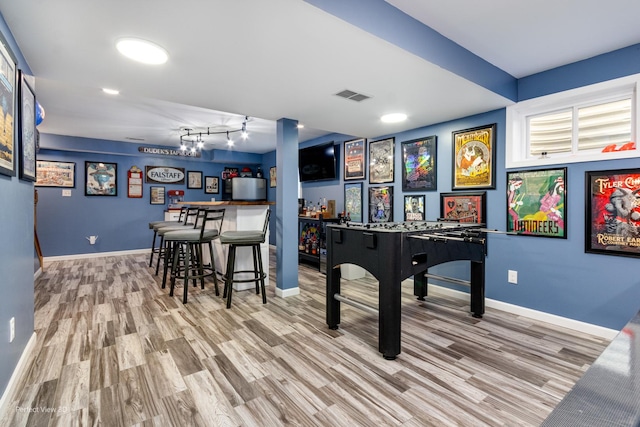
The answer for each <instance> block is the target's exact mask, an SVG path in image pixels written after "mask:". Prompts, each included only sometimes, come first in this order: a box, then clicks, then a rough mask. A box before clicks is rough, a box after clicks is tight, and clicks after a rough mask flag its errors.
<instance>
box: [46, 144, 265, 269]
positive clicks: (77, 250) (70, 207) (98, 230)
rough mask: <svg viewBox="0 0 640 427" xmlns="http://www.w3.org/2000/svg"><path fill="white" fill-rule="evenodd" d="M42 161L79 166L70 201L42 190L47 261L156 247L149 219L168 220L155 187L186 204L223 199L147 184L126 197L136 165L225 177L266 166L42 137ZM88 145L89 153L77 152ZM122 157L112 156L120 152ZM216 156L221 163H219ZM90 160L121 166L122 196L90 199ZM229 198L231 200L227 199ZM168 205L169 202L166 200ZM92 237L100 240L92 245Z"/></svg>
mask: <svg viewBox="0 0 640 427" xmlns="http://www.w3.org/2000/svg"><path fill="white" fill-rule="evenodd" d="M41 146H42V147H46V148H44V149H41V150H40V152H39V153H38V160H57V161H64V162H74V163H75V164H76V174H75V181H76V182H75V188H74V189H72V191H71V197H63V196H62V189H61V188H52V187H38V195H39V201H38V237H39V239H40V246H41V248H42V253H43V255H44V256H45V257H50V256H61V255H72V254H86V253H95V252H112V251H123V250H135V249H146V248H150V247H151V238H152V234H151V233H150V231H149V229H148V222H149V221H156V220H162V219H164V210H165V209H166V208H167V206H166V205H152V204H151V203H150V198H149V191H150V190H149V189H150V187H151V186H164V187H165V190H167V191H168V190H184V192H185V196H184V200H185V201H203V200H204V201H208V200H210V199H211V198H212V197H215V198H216V200H222V198H223V197H225V195H224V194H223V192H222V181H221V182H220V194H205V192H204V188H203V189H187V186H186V183H185V184H179V185H178V184H149V183H146V182H145V183H144V184H143V197H142V198H129V197H127V172H128V170H129V169H130V168H131V167H132V166H134V165H135V166H137V167H138V168H140V169H142V170H143V171H144V169H145V166H173V167H180V168H184V169H185V172H186V171H201V172H202V173H203V180H204V177H205V176H217V177H220V176H221V173H222V170H223V169H224V168H225V167H238V168H240V169H242V168H243V167H245V166H247V167H250V168H251V169H252V170H253V172H254V173H255V171H256V170H257V167H258V166H259V165H261V164H262V155H259V154H248V153H235V158H236V160H234V161H233V160H229V161H227V160H228V159H231V157H227V154H224V152H220V153H218V152H217V151H216V153H213V155H212V153H207V152H204V153H203V158H202V159H196V158H183V157H168V156H151V155H141V154H140V153H139V152H138V150H137V147H136V146H135V145H133V144H127V143H118V142H114V141H102V140H92V139H86V138H74V137H64V136H59V135H42V136H41ZM77 147H83V149H84V150H91V151H95V152H84V151H81V152H79V151H69V150H76V149H77ZM118 152H120V153H121V154H107V153H118ZM211 158H213V159H214V160H218V161H219V162H220V163H214V162H213V161H212V160H211ZM85 161H94V162H95V161H100V162H111V163H117V165H118V172H117V175H118V183H117V185H118V195H117V196H116V197H101V196H85V193H84V183H85V171H84V167H85ZM227 197H228V196H227ZM167 201H168V198H167ZM87 236H99V238H98V240H97V243H96V244H95V245H90V244H89V241H88V240H87V239H86V237H87Z"/></svg>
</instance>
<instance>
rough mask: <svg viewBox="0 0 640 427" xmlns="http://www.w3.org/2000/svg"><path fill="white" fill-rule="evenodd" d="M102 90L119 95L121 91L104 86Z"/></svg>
mask: <svg viewBox="0 0 640 427" xmlns="http://www.w3.org/2000/svg"><path fill="white" fill-rule="evenodd" d="M102 91H103V92H104V93H106V94H109V95H117V94H119V93H120V91H119V90H115V89H108V88H106V87H103V88H102Z"/></svg>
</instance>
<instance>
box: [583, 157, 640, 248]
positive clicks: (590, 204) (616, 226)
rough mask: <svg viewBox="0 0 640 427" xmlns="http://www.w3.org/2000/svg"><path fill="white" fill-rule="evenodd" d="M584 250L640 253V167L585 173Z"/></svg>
mask: <svg viewBox="0 0 640 427" xmlns="http://www.w3.org/2000/svg"><path fill="white" fill-rule="evenodd" d="M586 183H587V189H586V193H587V194H586V203H587V209H586V212H587V218H586V229H585V251H586V252H593V253H600V254H607V255H622V256H633V257H640V194H639V193H640V169H625V170H610V171H597V172H587V173H586Z"/></svg>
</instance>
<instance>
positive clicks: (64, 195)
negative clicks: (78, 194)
mask: <svg viewBox="0 0 640 427" xmlns="http://www.w3.org/2000/svg"><path fill="white" fill-rule="evenodd" d="M62 197H71V190H62Z"/></svg>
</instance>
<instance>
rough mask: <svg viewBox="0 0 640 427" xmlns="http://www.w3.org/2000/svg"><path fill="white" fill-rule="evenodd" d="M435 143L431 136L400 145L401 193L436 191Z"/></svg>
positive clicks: (434, 137) (435, 139)
mask: <svg viewBox="0 0 640 427" xmlns="http://www.w3.org/2000/svg"><path fill="white" fill-rule="evenodd" d="M436 141H437V138H436V136H435V135H433V136H428V137H426V138H420V139H414V140H412V141H405V142H402V143H401V144H400V146H401V147H402V190H403V191H436V190H437V174H436V153H437V150H436Z"/></svg>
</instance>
